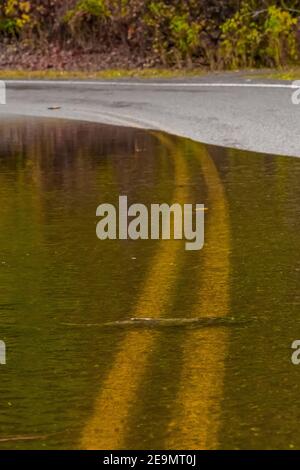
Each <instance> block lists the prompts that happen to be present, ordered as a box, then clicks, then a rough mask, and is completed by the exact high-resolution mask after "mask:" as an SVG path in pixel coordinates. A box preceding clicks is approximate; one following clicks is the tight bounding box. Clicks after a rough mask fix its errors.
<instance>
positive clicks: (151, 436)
mask: <svg viewBox="0 0 300 470" xmlns="http://www.w3.org/2000/svg"><path fill="white" fill-rule="evenodd" d="M299 181H300V160H298V159H292V158H285V157H272V156H266V155H261V154H252V153H249V154H248V153H247V152H241V151H234V150H225V149H220V148H216V147H204V146H202V145H200V144H195V143H192V142H189V141H186V140H182V139H178V138H173V137H168V136H165V135H161V134H158V133H157V134H149V133H146V132H143V131H139V130H131V129H123V128H117V127H116V128H113V127H108V126H99V125H96V124H95V125H93V124H85V123H70V122H64V121H52V120H34V119H31V120H28V119H26V121H25V120H22V119H19V120H17V121H9V120H5V121H2V122H1V123H0V201H1V204H0V227H1V230H0V247H1V249H0V320H1V327H0V339H2V340H5V342H6V344H7V365H5V366H0V374H1V382H0V396H1V413H0V446H1V448H3V449H14V448H17V449H31V448H34V449H39V448H41V449H44V448H46V449H47V448H50V449H51V448H94V447H96V448H100V447H103V448H114V447H120V448H135V449H136V448H145V449H150V448H159V449H163V448H189V447H190V448H300V437H299V433H298V432H297V431H298V430H297V427H298V421H299V418H300V416H299V415H300V411H299V410H300V406H299V405H300V368H297V367H296V366H293V365H291V361H290V356H291V348H290V347H291V343H292V341H294V340H295V339H297V338H299V337H300V318H299V303H300V294H299V272H300V255H299V252H300V250H299V248H300V237H299V229H300V218H299V215H300V185H299ZM119 194H126V195H128V199H129V202H130V203H131V202H141V203H144V204H150V203H158V202H168V203H171V202H172V201H174V200H176V201H179V202H182V203H184V202H190V203H191V202H192V203H195V202H198V203H205V205H206V207H207V208H208V211H207V213H206V243H205V247H204V249H203V250H202V251H201V252H186V251H185V250H184V244H183V242H177V241H176V242H172V241H171V242H155V241H153V242H152V241H138V242H133V241H109V242H100V241H99V240H98V239H97V238H96V234H95V228H96V217H95V212H96V208H97V206H98V204H100V203H101V202H111V203H115V204H116V203H117V199H118V196H119ZM144 313H145V314H144ZM142 314H144V315H142ZM133 315H134V316H165V317H184V318H186V317H191V316H206V317H207V316H232V317H235V318H237V319H239V320H247V323H245V324H242V325H239V326H235V327H232V328H231V327H230V328H229V327H227V328H225V327H224V328H212V329H210V330H209V331H208V330H201V331H200V330H197V331H186V330H180V329H176V330H175V329H174V330H169V331H166V330H164V331H144V330H143V331H138V332H132V331H128V330H120V331H119V330H112V331H107V330H105V331H104V330H101V329H99V328H97V327H90V328H88V327H76V326H71V325H70V324H79V325H80V324H87V323H102V322H105V321H112V320H120V319H126V318H129V317H131V316H133ZM299 367H300V366H299ZM11 438H16V439H15V440H10V439H11Z"/></svg>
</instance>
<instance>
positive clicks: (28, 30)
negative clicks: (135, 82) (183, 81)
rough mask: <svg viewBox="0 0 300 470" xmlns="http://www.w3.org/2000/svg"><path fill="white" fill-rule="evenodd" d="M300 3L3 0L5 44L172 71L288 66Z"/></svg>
mask: <svg viewBox="0 0 300 470" xmlns="http://www.w3.org/2000/svg"><path fill="white" fill-rule="evenodd" d="M299 18H300V0H294V1H292V0H291V1H288V0H286V1H283V0H281V1H274V0H264V1H262V0H248V1H243V0H227V1H222V0H158V1H154V0H20V1H18V0H2V2H1V5H0V44H2V45H3V44H5V45H7V44H10V45H11V44H20V45H21V46H22V47H25V48H27V49H31V50H32V49H34V48H37V47H38V48H41V47H49V45H52V46H53V45H55V47H56V48H59V49H60V50H63V51H71V50H77V51H79V50H80V51H82V52H83V53H90V52H91V51H92V52H97V53H106V54H110V53H115V54H116V53H117V52H116V51H122V54H124V53H125V54H127V56H128V57H139V58H140V61H141V62H143V61H145V63H148V64H149V65H153V64H163V65H165V66H177V67H183V66H192V65H203V66H208V67H210V68H213V69H215V68H237V67H254V66H281V65H285V64H289V63H295V62H296V61H297V60H298V58H299V53H300V21H299Z"/></svg>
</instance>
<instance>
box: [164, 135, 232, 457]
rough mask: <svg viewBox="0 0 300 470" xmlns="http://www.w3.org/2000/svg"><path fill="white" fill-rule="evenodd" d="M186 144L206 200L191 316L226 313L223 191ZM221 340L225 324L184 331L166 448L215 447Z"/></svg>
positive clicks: (209, 163) (210, 167) (205, 157)
mask: <svg viewBox="0 0 300 470" xmlns="http://www.w3.org/2000/svg"><path fill="white" fill-rule="evenodd" d="M191 146H193V151H194V153H195V154H197V155H198V158H199V160H200V163H201V166H202V170H203V175H204V178H205V181H206V184H207V191H208V200H209V203H208V206H209V212H208V214H209V215H208V223H207V224H206V231H205V246H204V250H203V253H202V255H204V264H203V265H202V269H201V270H199V278H198V279H196V282H197V283H198V285H199V294H198V299H197V301H196V303H195V305H194V308H193V310H192V312H191V317H218V316H220V317H223V316H226V315H227V314H228V313H229V311H228V309H229V307H228V305H229V289H228V285H229V272H230V261H229V250H230V232H229V216H228V207H227V201H226V195H225V192H224V188H223V185H222V183H221V181H220V178H219V175H218V171H217V169H216V166H215V164H214V162H213V160H212V159H211V157H210V156H209V154H208V152H207V150H206V148H205V147H203V146H201V147H200V146H199V145H198V144H193V143H191ZM199 148H200V149H201V152H200V153H199ZM226 344H227V331H226V330H225V328H216V329H206V330H191V331H188V332H187V333H186V336H185V340H184V344H183V355H184V359H183V365H182V373H181V377H180V379H179V380H180V390H179V393H178V396H177V398H176V402H175V403H174V404H173V410H174V415H173V419H172V422H171V423H170V425H169V430H168V435H169V439H168V442H167V445H166V448H169V449H216V448H217V447H218V431H219V424H220V406H221V400H222V394H223V378H224V360H225V357H226Z"/></svg>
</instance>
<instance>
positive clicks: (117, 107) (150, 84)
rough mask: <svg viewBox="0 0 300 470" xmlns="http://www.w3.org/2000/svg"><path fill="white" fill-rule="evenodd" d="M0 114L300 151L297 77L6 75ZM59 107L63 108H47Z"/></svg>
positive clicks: (250, 147) (276, 151)
mask: <svg viewBox="0 0 300 470" xmlns="http://www.w3.org/2000/svg"><path fill="white" fill-rule="evenodd" d="M6 85H7V104H6V105H2V106H0V116H1V115H2V116H3V117H4V116H6V115H8V114H12V115H15V114H20V115H28V116H46V117H47V116H50V117H57V118H69V119H78V120H85V121H93V122H101V123H107V124H116V125H126V126H134V127H141V128H146V129H160V130H164V131H167V132H170V133H172V134H177V135H180V136H184V137H190V138H192V139H194V140H197V141H200V142H204V143H209V144H215V145H222V146H226V147H235V148H241V149H248V150H254V151H258V152H266V153H272V154H280V155H289V156H300V138H299V135H300V127H299V124H300V104H299V105H294V104H292V100H291V97H292V93H293V92H294V91H295V90H294V89H293V88H292V87H291V82H287V81H286V82H283V81H270V80H264V79H250V78H241V77H239V76H235V75H234V74H226V75H221V74H220V75H212V76H208V77H203V78H198V79H187V80H183V79H173V80H136V79H131V80H120V81H100V80H99V81H83V82H82V81H81V82H80V81H78V82H75V81H71V82H59V81H51V82H50V81H7V82H6ZM50 107H52V108H53V107H54V108H55V107H59V109H48V108H50Z"/></svg>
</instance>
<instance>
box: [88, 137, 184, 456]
mask: <svg viewBox="0 0 300 470" xmlns="http://www.w3.org/2000/svg"><path fill="white" fill-rule="evenodd" d="M159 138H160V140H161V141H162V143H163V144H164V145H166V146H167V148H168V150H169V152H170V153H172V154H173V155H174V157H175V158H174V165H175V181H174V184H175V185H176V188H177V189H176V191H175V192H174V197H173V199H174V202H178V201H183V200H187V191H186V189H185V188H184V187H182V186H181V185H182V183H184V182H186V180H187V177H188V175H187V167H186V162H185V159H184V158H183V156H182V153H181V152H180V151H179V152H178V151H177V150H176V148H175V146H174V145H173V144H172V143H171V140H170V139H169V138H168V137H166V136H163V135H160V136H159ZM179 183H180V185H179ZM182 249H183V248H182V242H181V241H174V240H170V241H162V242H160V244H159V249H158V251H157V253H156V255H155V256H154V259H153V261H152V264H151V267H150V270H149V272H148V274H147V278H146V279H145V281H144V286H143V291H142V293H141V295H140V298H139V299H138V302H137V305H136V307H135V310H134V312H133V313H132V314H131V316H134V317H153V318H155V317H160V316H163V315H164V314H166V312H167V309H168V306H169V304H170V301H171V298H172V295H173V293H174V292H173V289H174V285H175V281H176V275H177V270H178V261H177V257H178V253H179V251H181V250H182ZM158 336H159V334H158V333H155V332H152V331H144V330H139V331H131V332H129V333H128V334H127V335H126V337H125V339H124V340H123V341H122V344H121V345H120V348H119V352H118V353H117V356H116V358H115V361H114V364H113V366H112V368H111V369H110V371H109V373H108V375H107V377H106V378H105V380H104V382H103V384H102V386H101V390H100V393H99V396H98V397H97V398H96V402H95V409H94V413H93V415H92V416H91V418H90V420H89V421H88V423H87V424H86V426H85V428H84V430H83V433H82V437H81V448H83V449H89V450H93V449H96V450H97V449H111V450H114V449H124V445H125V444H124V440H125V438H126V433H127V429H126V425H127V420H128V417H129V416H130V414H131V410H132V408H133V407H134V405H135V402H136V400H137V398H138V394H139V386H140V385H141V384H142V381H143V377H144V375H145V373H146V372H147V370H148V367H149V359H150V357H149V356H151V351H152V350H153V347H154V346H155V344H156V340H157V339H158Z"/></svg>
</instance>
